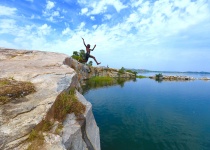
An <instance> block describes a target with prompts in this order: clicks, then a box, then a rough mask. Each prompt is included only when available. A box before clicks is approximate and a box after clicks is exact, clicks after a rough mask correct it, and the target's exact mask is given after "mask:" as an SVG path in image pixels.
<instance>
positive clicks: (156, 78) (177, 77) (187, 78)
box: [149, 76, 210, 81]
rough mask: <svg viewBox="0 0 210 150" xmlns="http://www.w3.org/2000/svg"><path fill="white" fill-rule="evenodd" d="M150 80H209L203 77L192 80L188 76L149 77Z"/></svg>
mask: <svg viewBox="0 0 210 150" xmlns="http://www.w3.org/2000/svg"><path fill="white" fill-rule="evenodd" d="M149 78H150V79H155V80H164V81H189V80H205V81H208V80H210V78H208V77H203V78H194V77H190V76H161V77H156V76H149Z"/></svg>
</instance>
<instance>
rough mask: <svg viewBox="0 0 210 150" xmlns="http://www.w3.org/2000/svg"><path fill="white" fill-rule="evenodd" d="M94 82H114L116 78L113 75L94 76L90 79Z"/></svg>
mask: <svg viewBox="0 0 210 150" xmlns="http://www.w3.org/2000/svg"><path fill="white" fill-rule="evenodd" d="M89 81H92V82H113V81H114V79H113V78H111V77H92V78H90V79H89Z"/></svg>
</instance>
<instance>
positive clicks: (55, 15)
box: [52, 11, 60, 17]
mask: <svg viewBox="0 0 210 150" xmlns="http://www.w3.org/2000/svg"><path fill="white" fill-rule="evenodd" d="M52 16H53V17H58V16H60V13H59V11H54V12H53V13H52Z"/></svg>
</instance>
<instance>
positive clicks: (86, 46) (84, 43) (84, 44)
mask: <svg viewBox="0 0 210 150" xmlns="http://www.w3.org/2000/svg"><path fill="white" fill-rule="evenodd" d="M82 40H83V43H84V45H85V47H87V45H86V44H85V40H84V39H83V38H82Z"/></svg>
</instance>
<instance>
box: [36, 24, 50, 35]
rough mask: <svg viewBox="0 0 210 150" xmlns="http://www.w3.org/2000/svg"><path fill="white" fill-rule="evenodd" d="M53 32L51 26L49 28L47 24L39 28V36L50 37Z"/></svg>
mask: <svg viewBox="0 0 210 150" xmlns="http://www.w3.org/2000/svg"><path fill="white" fill-rule="evenodd" d="M51 31H52V29H51V26H48V25H47V24H43V25H42V26H40V27H38V34H39V35H49V34H50V32H51Z"/></svg>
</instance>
